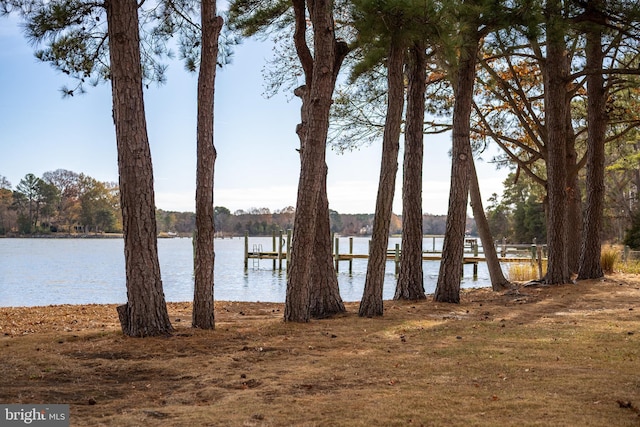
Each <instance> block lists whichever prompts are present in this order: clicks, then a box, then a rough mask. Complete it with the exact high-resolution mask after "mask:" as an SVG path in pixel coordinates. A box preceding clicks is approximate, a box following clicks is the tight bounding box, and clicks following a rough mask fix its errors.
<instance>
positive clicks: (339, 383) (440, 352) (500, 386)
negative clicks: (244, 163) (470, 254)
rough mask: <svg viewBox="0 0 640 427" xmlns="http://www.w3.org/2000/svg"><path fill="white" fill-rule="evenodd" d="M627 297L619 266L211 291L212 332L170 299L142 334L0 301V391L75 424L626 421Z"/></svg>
mask: <svg viewBox="0 0 640 427" xmlns="http://www.w3.org/2000/svg"><path fill="white" fill-rule="evenodd" d="M639 299H640V278H638V277H637V276H632V275H620V274H617V275H611V276H608V277H607V278H606V279H603V280H593V281H585V282H579V283H578V284H567V285H562V286H541V287H526V288H525V287H519V288H515V289H513V290H510V291H507V292H503V293H493V292H491V291H490V290H489V289H475V290H468V291H464V292H463V294H462V302H461V304H458V305H451V304H441V303H435V302H433V301H432V300H431V299H428V300H426V301H421V302H395V301H386V302H385V314H384V316H383V317H381V318H360V317H358V316H357V304H355V303H349V304H347V309H348V313H347V314H345V315H342V316H338V317H335V318H332V319H324V320H315V321H312V322H310V323H308V324H290V323H284V322H283V321H282V314H283V305H282V304H272V303H240V302H216V330H215V331H203V330H197V329H192V328H191V327H190V324H191V322H190V316H191V311H190V310H191V305H190V304H189V303H171V304H169V312H170V315H171V320H172V322H173V325H174V327H175V328H176V331H175V333H174V334H173V335H172V336H171V337H165V338H145V339H136V338H128V337H124V336H123V335H122V333H121V332H120V330H119V324H118V319H117V314H116V310H115V306H114V305H113V306H103V305H87V306H68V305H67V306H49V307H31V308H0V402H2V403H47V404H53V403H68V404H70V405H71V425H73V426H140V425H144V426H156V425H157V426H166V425H171V426H205V425H216V426H218V425H220V426H283V425H294V426H295V425H298V426H394V425H397V426H405V425H417V426H419V425H501V426H510V425H511V426H516V425H517V426H522V425H581V426H604V425H617V426H625V425H628V426H638V425H639V423H640V417H639V416H638V409H637V408H638V401H640V374H639V373H638V366H639V365H638V363H639V362H638V359H639V357H640V354H639V353H640V345H639V340H640V317H639V314H640V313H639V312H638V310H640V309H638V308H637V303H638V301H639Z"/></svg>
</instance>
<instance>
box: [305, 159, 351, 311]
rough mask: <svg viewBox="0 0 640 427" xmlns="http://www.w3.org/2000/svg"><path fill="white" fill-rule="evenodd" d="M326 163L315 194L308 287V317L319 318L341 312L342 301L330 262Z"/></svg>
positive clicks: (330, 243) (331, 255) (331, 260)
mask: <svg viewBox="0 0 640 427" xmlns="http://www.w3.org/2000/svg"><path fill="white" fill-rule="evenodd" d="M326 178H327V167H326V165H325V168H324V179H323V181H322V190H321V191H320V197H319V198H318V219H317V223H316V241H315V249H314V252H313V255H314V261H313V265H312V267H311V288H310V291H309V292H310V298H309V311H310V315H311V316H312V317H315V318H316V319H322V318H325V317H329V316H333V315H334V314H338V313H344V312H345V308H344V303H343V302H342V298H341V297H340V287H339V286H338V276H337V274H336V270H335V268H334V266H333V252H332V247H333V246H332V242H331V223H330V219H329V200H328V199H327V179H326Z"/></svg>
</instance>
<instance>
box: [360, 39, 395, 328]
mask: <svg viewBox="0 0 640 427" xmlns="http://www.w3.org/2000/svg"><path fill="white" fill-rule="evenodd" d="M404 51H405V49H404V47H403V46H402V45H401V43H398V42H397V41H396V40H392V41H391V46H390V47H389V57H388V58H387V82H388V86H389V88H388V95H387V96H388V100H387V117H386V119H385V125H384V135H383V138H382V161H381V165H380V182H379V183H378V195H377V198H376V211H375V215H374V221H373V234H372V236H371V247H370V253H369V262H368V263H367V275H366V278H365V282H364V293H363V295H362V301H361V302H360V309H359V312H358V314H359V315H360V316H363V317H364V316H366V317H373V316H382V314H383V311H384V307H383V303H382V291H383V286H384V272H385V266H386V264H387V246H388V244H389V227H390V222H391V214H392V209H393V196H394V193H395V187H396V175H397V173H398V152H399V151H400V124H401V122H402V109H403V106H404V76H403V73H402V68H403V67H404Z"/></svg>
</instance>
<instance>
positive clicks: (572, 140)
mask: <svg viewBox="0 0 640 427" xmlns="http://www.w3.org/2000/svg"><path fill="white" fill-rule="evenodd" d="M568 59H569V58H566V60H565V61H564V67H565V73H566V75H569V74H570V72H571V68H570V67H571V64H570V63H569V60H568ZM565 102H566V106H565V136H564V140H565V145H566V150H567V151H566V154H567V157H566V166H565V170H566V171H567V183H566V185H565V187H566V192H567V198H566V205H567V225H566V226H567V240H566V242H565V246H564V247H565V252H566V253H567V267H568V269H569V274H570V275H571V274H573V273H577V272H578V261H579V259H580V241H581V236H582V195H581V191H580V186H579V183H578V172H579V171H580V166H579V165H578V153H577V150H576V134H575V131H574V129H573V124H572V118H571V97H570V96H566V97H565Z"/></svg>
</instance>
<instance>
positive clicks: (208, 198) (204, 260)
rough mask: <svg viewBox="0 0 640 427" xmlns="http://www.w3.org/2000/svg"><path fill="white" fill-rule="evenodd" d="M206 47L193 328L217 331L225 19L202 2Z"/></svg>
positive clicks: (201, 85) (213, 6)
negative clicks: (219, 89)
mask: <svg viewBox="0 0 640 427" xmlns="http://www.w3.org/2000/svg"><path fill="white" fill-rule="evenodd" d="M201 5H202V7H201V25H202V45H201V53H200V70H199V75H198V129H197V157H198V159H197V166H196V236H195V239H196V242H195V260H194V264H195V265H194V292H193V313H192V316H191V325H192V326H193V327H194V328H201V329H213V328H214V327H215V314H214V311H213V305H214V295H213V291H214V277H213V275H214V274H213V273H214V260H215V251H214V240H213V239H214V233H215V229H214V228H215V227H214V206H213V179H214V178H213V177H214V168H215V163H216V149H215V145H214V143H213V139H214V138H213V136H214V135H213V132H214V128H213V120H214V118H213V116H214V98H215V81H216V67H217V61H218V36H219V35H220V30H221V29H222V24H223V22H222V18H221V17H218V16H216V2H215V0H202V2H201Z"/></svg>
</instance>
